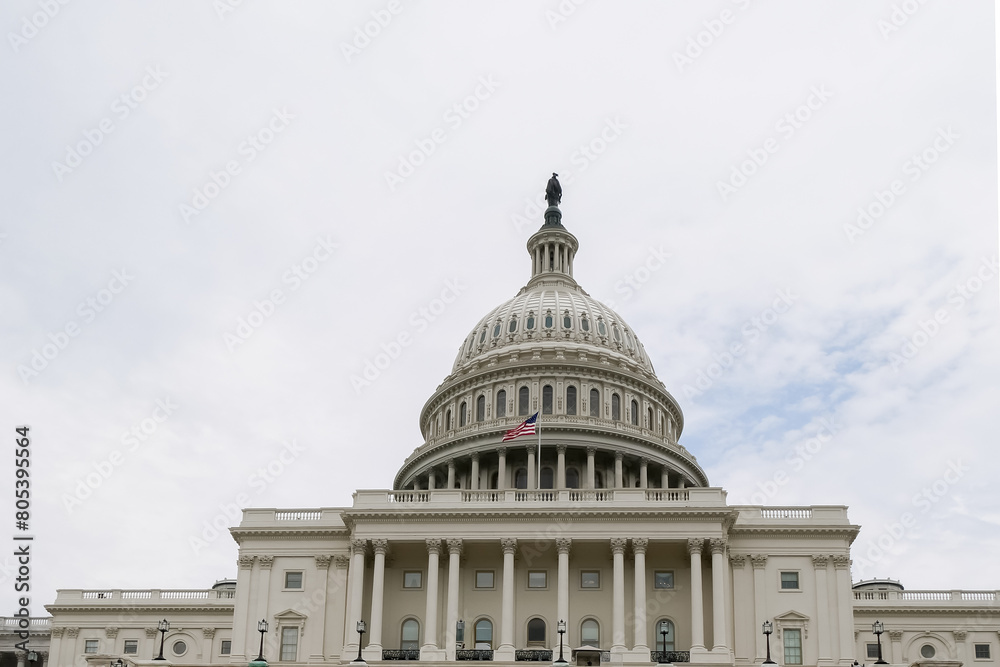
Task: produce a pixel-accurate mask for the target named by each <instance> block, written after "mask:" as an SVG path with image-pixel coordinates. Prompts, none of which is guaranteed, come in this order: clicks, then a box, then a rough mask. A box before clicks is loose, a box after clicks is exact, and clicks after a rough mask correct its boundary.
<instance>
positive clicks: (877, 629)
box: [872, 621, 889, 665]
mask: <svg viewBox="0 0 1000 667" xmlns="http://www.w3.org/2000/svg"><path fill="white" fill-rule="evenodd" d="M872 632H873V633H875V638H876V639H877V640H878V660H876V661H875V664H876V665H888V664H889V663H887V662H886V661H885V660H883V659H882V633H883V632H885V626H884V625H882V621H875V622H874V623H872Z"/></svg>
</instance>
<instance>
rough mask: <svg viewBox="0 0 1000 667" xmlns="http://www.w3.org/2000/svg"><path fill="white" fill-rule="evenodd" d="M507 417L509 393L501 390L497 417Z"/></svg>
mask: <svg viewBox="0 0 1000 667" xmlns="http://www.w3.org/2000/svg"><path fill="white" fill-rule="evenodd" d="M506 416H507V392H506V391H504V390H503V389H501V390H500V391H498V392H497V417H498V418H499V417H506Z"/></svg>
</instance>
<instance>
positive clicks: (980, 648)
mask: <svg viewBox="0 0 1000 667" xmlns="http://www.w3.org/2000/svg"><path fill="white" fill-rule="evenodd" d="M989 659H990V645H989V644H976V660H989Z"/></svg>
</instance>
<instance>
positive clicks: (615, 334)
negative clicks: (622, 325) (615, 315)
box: [611, 324, 622, 345]
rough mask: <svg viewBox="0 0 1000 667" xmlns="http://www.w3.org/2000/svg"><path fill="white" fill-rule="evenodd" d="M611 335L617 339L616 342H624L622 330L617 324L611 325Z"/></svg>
mask: <svg viewBox="0 0 1000 667" xmlns="http://www.w3.org/2000/svg"><path fill="white" fill-rule="evenodd" d="M611 336H612V337H613V338H614V339H615V342H616V343H618V344H619V345H621V342H622V332H621V331H619V330H618V325H617V324H612V325H611Z"/></svg>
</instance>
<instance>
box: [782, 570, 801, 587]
mask: <svg viewBox="0 0 1000 667" xmlns="http://www.w3.org/2000/svg"><path fill="white" fill-rule="evenodd" d="M781 590H783V591H797V590H799V573H798V572H782V573H781Z"/></svg>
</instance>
